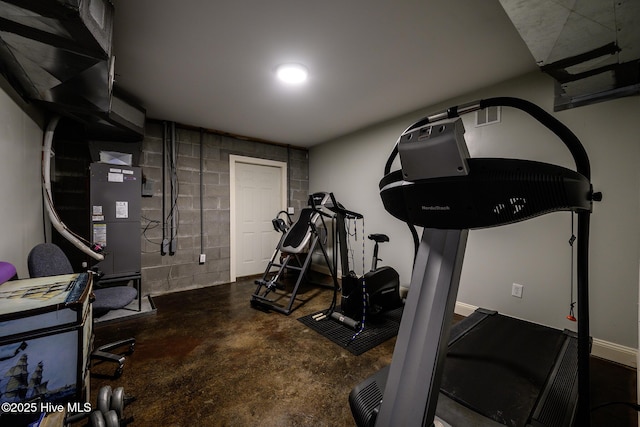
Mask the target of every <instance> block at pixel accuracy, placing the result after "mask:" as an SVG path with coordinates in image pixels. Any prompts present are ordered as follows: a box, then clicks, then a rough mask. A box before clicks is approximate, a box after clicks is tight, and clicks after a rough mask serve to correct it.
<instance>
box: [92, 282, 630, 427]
mask: <svg viewBox="0 0 640 427" xmlns="http://www.w3.org/2000/svg"><path fill="white" fill-rule="evenodd" d="M253 290H254V285H253V281H252V280H245V281H239V282H237V283H234V284H229V285H221V286H215V287H209V288H204V289H199V290H193V291H186V292H180V293H174V294H169V295H163V296H160V297H155V298H154V302H155V304H156V307H157V313H156V314H154V315H150V316H146V317H140V318H137V319H132V320H125V321H121V322H118V323H111V324H107V325H104V326H98V327H96V343H97V344H98V345H99V344H102V343H104V342H108V341H112V340H115V339H121V338H126V337H129V336H135V337H136V339H137V344H136V348H135V352H134V353H133V354H132V355H130V356H128V357H127V362H126V366H125V370H124V374H123V375H122V377H120V378H119V379H116V380H112V379H99V378H93V379H92V384H91V389H92V401H94V402H95V396H96V394H97V390H98V389H99V388H100V387H101V386H103V385H106V384H109V385H111V386H112V387H117V386H123V387H124V389H125V393H126V394H127V395H133V396H135V397H136V401H135V402H133V403H132V404H130V405H129V406H128V407H127V408H126V410H125V415H126V416H134V418H135V422H134V424H133V425H135V426H144V427H153V426H163V427H165V426H265V427H269V426H274V427H275V426H278V427H280V426H313V427H319V426H332V427H340V426H353V425H354V421H353V418H352V416H351V411H350V409H349V404H348V395H349V392H350V390H351V389H352V388H353V387H354V386H355V385H356V384H358V383H359V382H360V381H362V380H363V379H365V378H367V377H368V376H369V375H371V374H373V373H374V372H376V371H377V370H378V369H380V368H382V367H383V366H385V365H387V364H389V363H390V361H391V355H392V352H393V346H394V344H395V338H394V339H390V340H389V341H387V342H385V343H383V344H381V345H379V346H378V347H376V348H374V349H372V350H370V351H368V352H366V353H364V354H362V355H360V356H354V355H352V354H351V353H349V352H348V351H347V350H344V349H342V348H340V347H339V346H337V345H336V344H333V343H332V342H330V341H329V340H327V339H325V338H323V337H321V336H320V335H319V334H317V333H316V332H314V331H312V330H310V329H308V328H306V327H305V326H304V325H303V324H301V323H300V322H298V321H297V319H298V318H299V317H301V316H303V315H306V314H310V313H313V312H316V311H318V310H321V309H324V308H327V307H328V306H329V304H330V301H331V291H329V290H319V288H310V289H307V290H303V291H302V292H301V293H300V296H301V297H303V298H311V297H312V298H311V299H310V301H309V302H308V303H307V304H305V305H303V306H302V307H300V308H299V309H298V310H297V311H295V312H294V313H292V314H291V315H290V316H284V315H282V314H278V313H265V312H262V311H258V310H255V309H253V308H251V307H250V304H249V299H250V295H251V294H252V292H253ZM594 363H595V364H594V365H593V366H594V372H593V373H592V377H593V379H594V381H597V382H598V384H596V385H595V386H592V392H593V393H592V401H594V402H602V401H607V400H626V401H633V400H635V370H633V369H629V368H626V367H621V366H618V365H613V364H610V363H607V362H603V361H600V360H595V361H594ZM111 370H112V367H111V366H109V365H107V364H102V365H99V366H96V367H95V368H94V369H93V373H94V374H100V373H110V372H111ZM594 414H595V418H594V423H593V424H592V425H597V426H607V427H614V426H636V425H637V416H636V415H635V412H633V411H632V410H630V409H628V408H626V407H620V406H611V407H608V408H606V409H602V410H599V411H597V414H596V413H594ZM612 414H613V415H612ZM605 420H606V421H605Z"/></svg>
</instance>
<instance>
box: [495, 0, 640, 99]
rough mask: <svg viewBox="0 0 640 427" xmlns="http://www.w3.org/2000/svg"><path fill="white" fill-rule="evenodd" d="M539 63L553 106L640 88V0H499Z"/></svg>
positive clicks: (601, 97)
mask: <svg viewBox="0 0 640 427" xmlns="http://www.w3.org/2000/svg"><path fill="white" fill-rule="evenodd" d="M500 3H501V5H502V7H503V8H504V10H505V12H506V13H507V15H508V16H509V18H510V19H511V21H512V22H513V24H514V26H515V27H516V29H517V30H518V32H519V33H520V36H521V37H522V39H523V40H524V42H525V43H526V44H527V47H528V48H529V50H530V51H531V54H532V55H533V57H534V58H535V60H536V62H537V64H538V66H539V67H540V69H541V70H542V71H543V72H544V73H546V74H548V75H550V76H551V77H553V78H554V79H555V81H556V89H555V100H554V110H555V111H560V110H565V109H568V108H573V107H578V106H581V105H587V104H591V103H594V102H600V101H605V100H608V99H614V98H619V97H622V96H629V95H637V94H638V93H640V1H638V0H616V1H613V0H596V1H593V0H500Z"/></svg>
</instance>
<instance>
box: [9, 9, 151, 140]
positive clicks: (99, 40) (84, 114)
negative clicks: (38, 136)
mask: <svg viewBox="0 0 640 427" xmlns="http://www.w3.org/2000/svg"><path fill="white" fill-rule="evenodd" d="M113 15H114V9H113V5H112V4H111V2H110V1H109V0H0V72H2V74H3V75H4V76H5V77H6V79H7V80H8V81H9V83H10V84H11V85H12V86H13V88H14V89H15V90H16V91H17V92H18V93H19V94H20V95H21V96H22V97H23V98H25V99H26V100H28V101H32V102H34V103H37V104H39V105H41V106H43V107H44V108H46V109H48V110H52V111H55V112H57V113H60V114H62V115H65V116H68V117H71V118H73V119H75V120H77V121H80V122H82V123H84V124H85V125H86V127H87V128H88V129H89V130H90V131H93V132H97V133H102V134H104V135H105V136H107V137H116V138H117V137H119V136H122V137H125V138H126V139H130V138H138V139H140V136H141V135H143V134H144V120H145V115H146V112H145V111H144V109H142V108H140V107H137V106H135V105H132V104H131V103H129V102H127V101H125V100H124V99H123V98H122V97H121V96H120V95H119V94H118V93H117V92H116V91H114V84H113V82H114V79H113V78H114V62H115V61H114V57H113V55H112V53H111V40H112V28H113ZM114 92H115V93H114Z"/></svg>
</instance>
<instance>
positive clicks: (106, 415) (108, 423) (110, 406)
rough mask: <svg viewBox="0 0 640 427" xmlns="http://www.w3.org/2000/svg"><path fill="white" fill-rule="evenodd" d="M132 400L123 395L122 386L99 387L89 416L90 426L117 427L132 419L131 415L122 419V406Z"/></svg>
mask: <svg viewBox="0 0 640 427" xmlns="http://www.w3.org/2000/svg"><path fill="white" fill-rule="evenodd" d="M132 401H133V398H127V397H126V396H125V395H124V388H123V387H117V388H116V389H115V390H112V388H111V386H109V385H107V386H104V387H101V388H100V390H99V391H98V399H97V407H98V410H96V411H93V412H92V413H91V415H90V417H89V425H90V426H91V427H119V426H121V425H125V424H128V423H130V422H132V421H133V417H131V418H129V419H127V420H123V419H122V418H123V414H124V407H125V405H127V404H129V403H130V402H132Z"/></svg>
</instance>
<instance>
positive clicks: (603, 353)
mask: <svg viewBox="0 0 640 427" xmlns="http://www.w3.org/2000/svg"><path fill="white" fill-rule="evenodd" d="M477 308H478V307H476V306H474V305H471V304H466V303H463V302H459V301H458V302H456V308H455V313H456V314H459V315H460V316H465V317H466V316H469V315H470V314H471V313H473V312H474V311H476V309H477ZM591 355H592V356H595V357H599V358H601V359H606V360H609V361H611V362H615V363H620V364H622V365H625V366H629V367H631V368H634V369H636V368H637V367H638V350H637V349H635V348H631V347H626V346H623V345H620V344H616V343H612V342H609V341H605V340H601V339H598V338H594V339H593V346H592V347H591Z"/></svg>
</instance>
